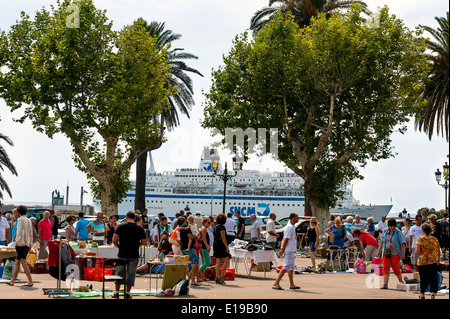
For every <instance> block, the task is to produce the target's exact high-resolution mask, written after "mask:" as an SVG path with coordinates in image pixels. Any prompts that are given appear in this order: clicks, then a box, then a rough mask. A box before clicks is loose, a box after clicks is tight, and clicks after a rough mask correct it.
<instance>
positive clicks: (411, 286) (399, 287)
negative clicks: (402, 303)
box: [397, 283, 420, 291]
mask: <svg viewBox="0 0 450 319" xmlns="http://www.w3.org/2000/svg"><path fill="white" fill-rule="evenodd" d="M397 290H402V291H419V290H420V284H401V283H398V284H397Z"/></svg>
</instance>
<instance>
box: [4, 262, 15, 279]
mask: <svg viewBox="0 0 450 319" xmlns="http://www.w3.org/2000/svg"><path fill="white" fill-rule="evenodd" d="M14 265H15V262H14V261H11V260H9V259H8V260H7V261H6V264H5V268H4V269H3V275H2V279H6V280H11V278H12V275H13V273H14Z"/></svg>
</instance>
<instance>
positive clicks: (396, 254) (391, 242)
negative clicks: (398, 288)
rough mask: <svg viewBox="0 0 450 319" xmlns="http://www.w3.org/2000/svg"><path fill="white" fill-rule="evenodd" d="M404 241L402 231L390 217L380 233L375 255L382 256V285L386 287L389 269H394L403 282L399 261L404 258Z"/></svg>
mask: <svg viewBox="0 0 450 319" xmlns="http://www.w3.org/2000/svg"><path fill="white" fill-rule="evenodd" d="M405 249H406V241H405V236H403V233H402V232H401V231H400V230H399V229H398V228H397V221H396V220H395V219H394V218H391V219H390V220H389V221H388V229H386V230H384V231H383V234H382V235H381V244H380V245H379V246H378V252H377V256H378V257H380V256H382V257H383V282H384V284H383V287H382V288H381V289H388V283H389V272H390V269H391V268H392V270H393V271H394V274H395V275H396V276H397V279H398V281H399V282H400V283H403V279H402V272H401V270H400V261H401V260H404V259H405Z"/></svg>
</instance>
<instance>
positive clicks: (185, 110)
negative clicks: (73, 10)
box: [135, 18, 203, 210]
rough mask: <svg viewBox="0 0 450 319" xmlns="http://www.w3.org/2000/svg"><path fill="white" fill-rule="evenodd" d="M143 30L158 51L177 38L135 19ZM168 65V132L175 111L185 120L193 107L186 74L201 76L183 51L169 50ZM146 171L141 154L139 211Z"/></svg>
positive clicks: (173, 123) (162, 25)
mask: <svg viewBox="0 0 450 319" xmlns="http://www.w3.org/2000/svg"><path fill="white" fill-rule="evenodd" d="M137 23H141V24H142V25H143V26H144V27H145V28H146V30H147V31H148V32H149V33H150V34H151V35H152V36H153V37H155V38H156V45H157V47H158V49H162V48H163V47H165V46H167V45H168V44H169V43H172V42H173V41H176V40H178V39H180V38H181V34H177V33H173V32H172V30H165V23H164V22H162V23H161V22H156V21H152V22H150V23H147V21H145V20H144V19H142V18H139V19H138V20H137ZM167 58H168V63H169V65H170V67H171V74H172V76H171V77H169V78H168V79H167V87H169V86H170V87H172V88H173V89H175V94H174V95H172V96H170V97H169V98H168V102H169V104H170V106H171V107H170V108H169V110H168V111H166V112H164V113H163V114H161V118H160V122H161V123H163V124H164V126H165V127H166V128H167V130H169V131H171V130H173V129H174V128H175V127H177V126H178V125H179V124H180V119H179V115H178V112H180V113H182V114H184V115H186V116H187V117H188V118H189V112H190V111H191V110H192V106H193V105H194V99H193V97H192V96H193V95H194V89H193V83H192V80H191V78H190V77H189V75H188V74H187V73H188V72H191V73H195V74H198V75H200V76H202V77H203V75H202V74H201V73H200V72H199V71H197V70H196V69H193V68H191V67H189V66H188V65H187V64H186V63H185V60H189V59H198V57H197V56H195V55H193V54H191V53H187V52H184V49H182V48H174V49H170V50H169V52H168V57H167ZM146 171H147V153H144V154H142V155H141V156H140V157H139V158H138V159H137V161H136V193H135V209H139V210H142V209H143V208H145V177H146Z"/></svg>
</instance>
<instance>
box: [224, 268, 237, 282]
mask: <svg viewBox="0 0 450 319" xmlns="http://www.w3.org/2000/svg"><path fill="white" fill-rule="evenodd" d="M234 278H235V270H234V269H233V268H227V269H225V274H224V275H223V280H234Z"/></svg>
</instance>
